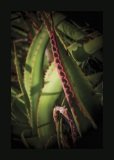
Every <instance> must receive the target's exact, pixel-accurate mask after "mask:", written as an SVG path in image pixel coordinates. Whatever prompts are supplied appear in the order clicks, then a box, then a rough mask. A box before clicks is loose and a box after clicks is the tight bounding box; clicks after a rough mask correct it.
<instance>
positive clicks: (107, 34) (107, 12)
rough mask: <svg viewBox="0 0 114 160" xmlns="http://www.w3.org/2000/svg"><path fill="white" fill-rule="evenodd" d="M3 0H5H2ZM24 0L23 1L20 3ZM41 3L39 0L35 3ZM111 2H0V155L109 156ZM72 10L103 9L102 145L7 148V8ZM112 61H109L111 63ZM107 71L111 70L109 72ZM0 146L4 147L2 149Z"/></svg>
mask: <svg viewBox="0 0 114 160" xmlns="http://www.w3.org/2000/svg"><path fill="white" fill-rule="evenodd" d="M4 2H5V1H4ZM24 2H25V3H24ZM39 3H41V4H39ZM107 5H108V6H107ZM111 6H113V4H112V3H111V2H110V7H109V3H108V4H105V1H104V2H101V1H98V3H97V1H95V2H94V1H90V2H89V1H83V2H82V1H81V0H79V2H71V0H70V2H69V1H68V0H66V1H60V2H59V0H58V1H51V0H50V1H48V2H47V1H45V0H44V1H43V0H41V2H38V1H37V4H36V2H33V1H32V3H31V1H24V0H23V1H22V3H21V1H15V3H14V2H12V3H11V2H10V4H8V1H7V2H6V3H5V4H1V8H2V9H1V14H0V16H1V25H0V28H1V31H2V32H1V35H0V38H1V41H0V42H1V43H0V46H1V47H0V49H2V51H1V52H0V53H1V54H0V56H1V57H0V65H2V66H1V78H0V80H1V83H0V84H1V86H0V90H1V92H0V93H1V96H0V97H1V100H2V101H3V102H2V103H1V104H2V105H1V109H2V110H1V116H0V118H1V119H0V122H2V124H1V125H0V126H1V127H2V128H1V129H0V130H1V131H0V132H1V134H2V135H1V157H3V158H4V159H5V158H7V157H8V158H12V159H26V158H27V159H28V160H30V159H31V160H32V159H37V158H49V159H56V158H57V159H59V158H61V159H63V158H70V159H73V158H76V159H81V158H84V159H85V158H88V159H101V158H102V159H104V158H105V157H106V159H107V158H109V157H111V158H112V155H113V135H114V132H113V129H112V128H113V122H114V120H113V117H114V116H113V113H114V112H113V109H114V107H113V101H112V102H111V100H113V95H114V94H113V86H112V84H113V82H114V79H113V76H112V75H113V68H114V67H113V66H112V64H113V57H111V56H112V55H113V51H112V48H113V35H114V34H113V32H114V29H113V28H114V27H113V23H112V22H113V15H114V14H113V12H112V11H113V9H111ZM42 9H44V10H53V9H54V10H66V11H67V10H69V11H70V10H74V11H75V10H76V11H102V12H103V21H104V22H103V33H104V73H105V74H104V122H103V126H104V127H103V149H71V150H52V149H51V150H28V149H27V150H25V149H22V150H21V149H11V144H10V97H11V95H10V54H9V53H10V12H11V11H12V10H16V11H17V10H42ZM111 62H112V63H111ZM110 71H111V72H110ZM3 150H4V151H3Z"/></svg>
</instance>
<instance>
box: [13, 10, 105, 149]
mask: <svg viewBox="0 0 114 160" xmlns="http://www.w3.org/2000/svg"><path fill="white" fill-rule="evenodd" d="M25 14H26V13H25ZM22 15H23V14H22ZM27 15H28V14H27ZM32 16H33V14H32ZM30 17H31V16H30V14H29V18H30ZM21 18H22V17H21ZM65 18H66V16H64V15H63V14H60V13H53V14H52V17H50V14H49V13H45V12H41V21H40V22H39V19H38V18H37V16H35V17H34V18H33V19H32V21H34V23H35V24H36V25H37V24H39V25H40V29H39V27H38V30H36V28H37V27H36V25H33V24H29V25H28V28H29V30H30V31H31V34H32V35H33V36H34V38H32V39H31V44H30V46H29V44H27V47H28V48H27V50H26V51H27V55H26V59H25V64H22V66H21V67H20V63H21V61H19V57H18V56H19V53H18V51H19V49H16V45H17V43H15V42H14V43H13V44H14V50H13V56H14V61H15V63H14V64H15V69H16V74H17V82H18V85H19V87H20V89H18V90H17V89H16V88H14V87H12V88H11V95H12V104H11V118H12V121H11V123H12V127H13V130H12V132H13V135H17V136H18V137H19V139H20V141H22V142H23V143H24V145H25V147H27V148H31V147H33V148H49V147H50V146H51V147H53V144H56V143H58V148H59V147H61V148H70V147H72V145H73V142H74V139H80V138H81V137H83V135H84V134H85V133H86V132H88V130H89V129H90V128H91V127H93V128H94V129H95V130H96V129H98V127H99V126H98V125H97V120H96V119H97V117H96V112H100V110H101V108H102V105H103V104H102V102H101V99H102V89H101V88H100V89H99V85H100V83H102V72H98V73H96V74H89V75H88V76H86V75H85V73H84V72H83V68H82V64H83V63H85V62H86V61H87V60H88V58H90V59H91V57H93V56H95V55H99V54H96V52H99V51H101V49H102V47H103V46H102V34H100V33H99V32H95V33H91V34H90V35H88V33H87V32H85V31H83V29H82V28H81V27H79V26H78V25H77V26H76V25H73V24H71V23H70V22H67V20H66V19H65ZM19 21H21V20H18V19H17V23H16V22H15V23H16V25H18V22H19ZM25 22H26V20H25ZM13 23H14V22H12V24H13ZM27 24H28V21H27V23H25V25H27ZM52 24H53V25H52ZM34 27H35V28H34ZM17 28H18V27H17ZM31 28H32V29H31ZM18 30H19V28H18ZM33 30H34V31H35V32H34V34H33ZM12 31H13V29H12ZM16 31H17V30H15V32H16ZM70 32H72V33H75V34H69V33H70ZM18 34H20V35H21V36H22V37H23V36H25V37H26V38H27V35H26V34H23V33H21V32H20V31H18ZM63 34H64V36H63ZM25 37H24V38H25ZM68 37H69V38H68ZM91 37H92V39H91ZM71 39H72V40H71ZM49 43H50V44H51V48H52V49H51V48H50V49H49V47H50V45H49ZM66 44H67V45H66ZM22 47H23V46H20V49H21V48H22ZM47 47H48V49H49V50H48V53H47V56H49V54H50V55H51V57H52V58H51V62H48V59H47V57H46V55H45V53H46V49H47ZM48 58H49V57H48ZM79 62H80V63H79ZM44 68H45V69H44ZM98 93H100V94H98ZM64 105H65V106H66V108H67V113H66V112H64V113H66V116H65V115H64V114H63V115H62V113H63V112H60V113H59V114H58V113H57V114H55V115H56V116H57V117H60V119H58V120H57V121H54V117H53V112H54V109H55V108H56V106H60V110H62V109H63V111H64ZM58 111H59V108H58ZM64 118H65V119H64ZM67 122H68V123H67ZM58 124H59V125H58ZM66 127H67V128H69V127H70V128H69V132H68V131H67V133H68V134H69V135H68V136H66V138H65V135H64V134H63V132H64V131H65V130H66ZM73 128H76V129H75V132H76V134H73V132H74V129H73ZM70 132H71V135H72V137H71V136H70ZM75 136H76V137H75ZM69 137H70V138H71V142H72V143H71V144H70V143H69V140H68V138H69ZM76 143H77V142H75V144H76Z"/></svg>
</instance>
